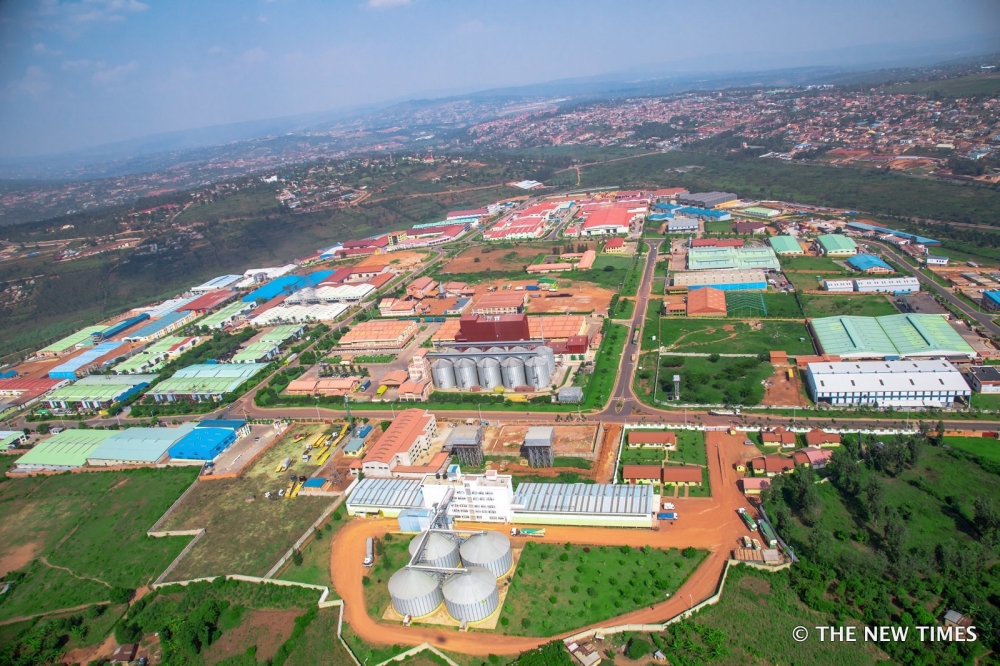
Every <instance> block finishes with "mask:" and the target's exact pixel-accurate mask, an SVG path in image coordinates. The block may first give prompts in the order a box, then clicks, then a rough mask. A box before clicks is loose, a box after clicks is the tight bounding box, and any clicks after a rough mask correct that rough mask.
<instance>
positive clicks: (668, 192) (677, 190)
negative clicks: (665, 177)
mask: <svg viewBox="0 0 1000 666" xmlns="http://www.w3.org/2000/svg"><path fill="white" fill-rule="evenodd" d="M652 194H653V197H654V198H655V199H676V198H677V197H682V196H684V195H685V194H690V192H688V191H687V190H686V189H685V188H683V187H665V188H663V189H660V190H654V191H653V193H652Z"/></svg>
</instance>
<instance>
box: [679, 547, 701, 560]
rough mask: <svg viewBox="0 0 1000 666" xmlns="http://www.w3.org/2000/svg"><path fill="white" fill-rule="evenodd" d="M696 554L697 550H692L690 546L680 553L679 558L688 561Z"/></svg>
mask: <svg viewBox="0 0 1000 666" xmlns="http://www.w3.org/2000/svg"><path fill="white" fill-rule="evenodd" d="M697 554H698V550H697V549H696V548H692V547H691V546H688V547H687V548H685V549H684V550H682V551H681V556H683V557H686V558H687V559H689V560H690V559H691V558H692V557H694V556H695V555H697Z"/></svg>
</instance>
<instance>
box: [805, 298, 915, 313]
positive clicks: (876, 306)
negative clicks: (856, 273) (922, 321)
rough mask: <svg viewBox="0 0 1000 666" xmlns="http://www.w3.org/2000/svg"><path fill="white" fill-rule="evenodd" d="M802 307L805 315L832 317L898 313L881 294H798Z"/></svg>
mask: <svg viewBox="0 0 1000 666" xmlns="http://www.w3.org/2000/svg"><path fill="white" fill-rule="evenodd" d="M799 300H800V301H801V302H802V309H803V311H804V312H805V315H806V317H809V318H813V317H834V316H837V315H852V316H855V317H881V316H883V315H892V314H899V310H897V309H896V306H894V305H893V304H892V301H890V300H889V298H888V297H887V296H885V295H883V294H866V295H864V296H847V295H845V294H831V295H829V296H821V295H819V294H800V295H799Z"/></svg>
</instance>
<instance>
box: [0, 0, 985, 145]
mask: <svg viewBox="0 0 1000 666" xmlns="http://www.w3.org/2000/svg"><path fill="white" fill-rule="evenodd" d="M942 40H945V41H947V40H968V43H969V44H970V45H973V46H975V47H977V48H979V50H980V52H984V51H987V50H992V51H1000V3H998V2H996V1H995V0H950V1H949V2H940V1H939V0H905V1H903V0H837V2H814V1H812V0H757V1H753V2H747V1H746V0H739V1H730V0H698V1H697V2H691V1H686V0H685V1H678V0H622V1H617V2H616V1H613V0H608V1H602V0H503V2H497V1H482V2H480V1H477V0H464V1H448V0H244V1H242V2H234V1H226V0H66V1H63V0H34V1H28V0H7V1H3V0H0V158H11V157H24V156H31V155H42V154H56V153H62V152H68V151H72V150H77V149H81V148H84V147H89V146H97V145H101V144H106V143H110V142H115V141H120V140H125V139H132V138H138V137H143V136H148V135H151V134H156V133H160V132H167V131H175V130H184V129H190V128H196V127H207V126H213V125H220V124H227V123H233V122H240V121H247V120H258V119H264V118H274V117H281V116H289V115H298V114H306V113H315V112H322V111H328V110H335V109H338V108H343V107H350V106H355V105H361V104H371V103H378V102H383V101H386V100H394V99H400V98H406V97H411V96H420V97H433V96H438V95H444V94H451V93H464V92H470V91H474V90H483V89H489V88H494V87H503V86H512V85H523V84H530V83H539V82H545V81H551V80H557V79H563V78H573V77H586V76H595V75H600V74H606V73H613V72H623V71H625V72H627V71H640V70H641V71H644V72H647V71H656V72H662V74H664V75H669V74H671V73H672V72H676V71H679V70H697V69H699V62H700V59H702V58H703V59H704V63H705V67H709V66H711V67H712V68H716V69H717V68H718V63H719V62H730V63H735V64H733V65H731V66H733V67H735V68H740V69H763V68H776V67H794V66H806V65H834V66H836V65H844V64H848V63H851V64H853V63H855V62H856V61H857V59H858V58H859V54H864V53H868V52H869V51H871V52H874V50H877V49H881V50H880V51H879V52H880V53H891V52H892V50H893V49H894V48H899V49H901V50H903V49H911V50H912V49H913V48H914V47H918V46H920V45H921V44H926V43H931V42H941V41H942ZM990 46H993V47H994V48H992V49H989V48H988V47H990ZM720 58H721V60H720ZM710 63H711V65H710Z"/></svg>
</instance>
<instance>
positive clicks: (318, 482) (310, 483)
mask: <svg viewBox="0 0 1000 666" xmlns="http://www.w3.org/2000/svg"><path fill="white" fill-rule="evenodd" d="M324 483H326V479H324V478H322V477H316V478H315V479H307V480H306V482H305V483H303V484H302V487H303V488H322V487H323V484H324Z"/></svg>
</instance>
